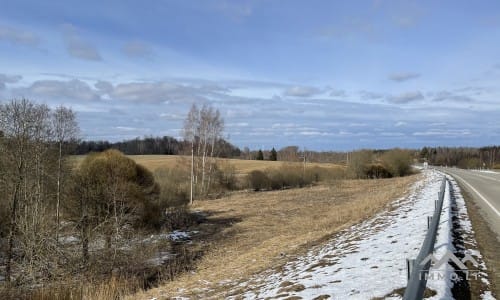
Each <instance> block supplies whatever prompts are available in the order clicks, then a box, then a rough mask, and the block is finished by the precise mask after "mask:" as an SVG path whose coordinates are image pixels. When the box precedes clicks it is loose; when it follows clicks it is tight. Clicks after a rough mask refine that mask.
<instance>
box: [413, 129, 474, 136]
mask: <svg viewBox="0 0 500 300" xmlns="http://www.w3.org/2000/svg"><path fill="white" fill-rule="evenodd" d="M471 134H472V132H471V131H470V130H469V129H429V130H426V131H417V132H414V133H413V135H414V136H442V137H460V136H469V135H471Z"/></svg>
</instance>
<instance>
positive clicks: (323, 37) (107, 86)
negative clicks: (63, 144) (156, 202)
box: [0, 0, 500, 150]
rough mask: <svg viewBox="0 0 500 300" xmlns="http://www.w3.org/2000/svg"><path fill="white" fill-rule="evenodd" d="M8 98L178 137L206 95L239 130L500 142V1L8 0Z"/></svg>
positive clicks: (270, 138)
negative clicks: (61, 107) (64, 108)
mask: <svg viewBox="0 0 500 300" xmlns="http://www.w3.org/2000/svg"><path fill="white" fill-rule="evenodd" d="M1 6H2V8H1V9H0V101H8V100H10V99H13V98H20V97H26V98H29V99H32V100H34V101H37V102H40V103H46V104H48V105H49V106H57V105H60V104H64V105H68V106H71V107H72V108H73V109H74V110H75V111H76V112H77V114H78V118H79V121H80V126H81V128H82V138H84V139H108V140H122V139H126V138H134V137H137V136H144V135H170V136H174V137H179V136H180V135H181V131H180V128H182V123H183V119H184V117H185V115H186V114H187V111H188V109H189V107H190V106H191V104H192V103H197V104H200V105H201V104H203V103H207V104H211V105H213V106H214V107H216V108H218V109H219V110H220V111H221V113H222V115H223V117H224V119H225V122H226V131H225V134H226V135H227V136H228V138H229V139H230V141H231V142H233V143H234V144H236V145H238V146H240V147H244V146H248V147H250V148H251V149H256V148H260V147H265V148H269V147H272V146H274V147H278V148H279V147H283V146H286V145H298V146H301V147H307V148H309V149H318V150H349V149H357V148H363V147H373V148H388V147H394V146H399V147H412V148H416V147H422V146H425V145H429V146H434V145H449V146H457V145H465V146H480V145H490V144H494V143H496V144H498V143H500V2H498V1H497V0H491V1H404V0H403V1H385V0H378V1H377V0H374V1H328V0H325V1H315V0H313V1H280V0H241V1H236V0H234V1H231V0H205V1H184V0H177V1H174V0H163V1H160V0H154V1H153V0H142V1H138V0H137V1H128V0H119V1H118V0H117V1H93V0H89V1H81V0H79V1H68V0H64V1H63V0H60V1H58V0H55V1H25V0H4V1H2V5H1Z"/></svg>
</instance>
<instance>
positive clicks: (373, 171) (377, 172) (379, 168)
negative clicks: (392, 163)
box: [366, 163, 392, 179]
mask: <svg viewBox="0 0 500 300" xmlns="http://www.w3.org/2000/svg"><path fill="white" fill-rule="evenodd" d="M366 176H367V177H368V178H373V179H376V178H390V177H392V174H391V172H389V170H387V169H386V168H385V167H384V165H382V164H380V163H374V164H369V165H368V166H367V167H366Z"/></svg>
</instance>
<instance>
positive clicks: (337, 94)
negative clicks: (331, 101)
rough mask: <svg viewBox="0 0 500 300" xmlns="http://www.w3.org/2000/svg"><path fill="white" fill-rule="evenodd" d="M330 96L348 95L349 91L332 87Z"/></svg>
mask: <svg viewBox="0 0 500 300" xmlns="http://www.w3.org/2000/svg"><path fill="white" fill-rule="evenodd" d="M330 96H332V97H345V96H347V93H346V92H345V91H344V90H335V89H332V90H331V91H330Z"/></svg>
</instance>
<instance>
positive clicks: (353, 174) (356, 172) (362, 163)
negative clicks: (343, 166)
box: [347, 150, 373, 179]
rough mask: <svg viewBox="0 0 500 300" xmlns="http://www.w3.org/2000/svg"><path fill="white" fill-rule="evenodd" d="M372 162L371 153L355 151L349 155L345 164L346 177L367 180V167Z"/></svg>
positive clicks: (368, 151)
mask: <svg viewBox="0 0 500 300" xmlns="http://www.w3.org/2000/svg"><path fill="white" fill-rule="evenodd" d="M372 161H373V152H372V151H370V150H360V151H355V152H352V153H351V154H350V158H349V161H348V163H347V176H348V177H349V178H356V179H361V178H367V175H366V171H367V166H368V165H369V164H371V163H372Z"/></svg>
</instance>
